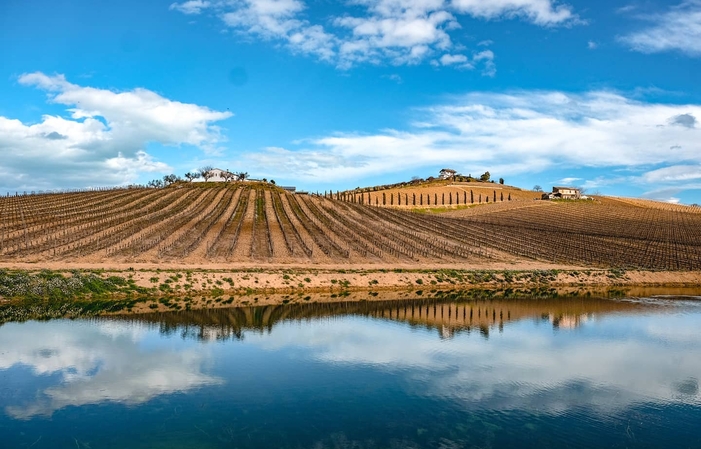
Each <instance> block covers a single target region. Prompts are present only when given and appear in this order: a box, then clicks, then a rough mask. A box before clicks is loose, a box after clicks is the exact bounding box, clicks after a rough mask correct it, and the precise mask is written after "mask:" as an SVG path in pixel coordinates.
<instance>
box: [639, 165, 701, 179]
mask: <svg viewBox="0 0 701 449" xmlns="http://www.w3.org/2000/svg"><path fill="white" fill-rule="evenodd" d="M642 179H643V180H644V181H645V182H648V183H670V182H680V181H681V182H687V181H697V180H701V164H699V165H673V166H671V167H664V168H659V169H657V170H652V171H649V172H647V173H645V174H644V175H643V176H642Z"/></svg>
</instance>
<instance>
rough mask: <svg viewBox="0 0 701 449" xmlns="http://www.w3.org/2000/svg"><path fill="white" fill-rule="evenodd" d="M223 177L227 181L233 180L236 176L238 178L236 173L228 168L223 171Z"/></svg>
mask: <svg viewBox="0 0 701 449" xmlns="http://www.w3.org/2000/svg"><path fill="white" fill-rule="evenodd" d="M222 177H223V178H224V180H225V181H226V182H230V181H233V180H234V178H236V175H235V174H233V173H231V172H230V171H229V170H226V171H225V172H224V173H222Z"/></svg>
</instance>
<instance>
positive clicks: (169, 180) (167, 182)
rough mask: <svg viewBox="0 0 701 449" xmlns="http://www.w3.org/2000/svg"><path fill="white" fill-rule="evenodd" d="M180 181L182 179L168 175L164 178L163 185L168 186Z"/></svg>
mask: <svg viewBox="0 0 701 449" xmlns="http://www.w3.org/2000/svg"><path fill="white" fill-rule="evenodd" d="M178 181H180V178H179V177H177V176H176V175H172V174H171V175H166V176H164V177H163V185H165V186H168V185H171V184H173V183H174V182H178Z"/></svg>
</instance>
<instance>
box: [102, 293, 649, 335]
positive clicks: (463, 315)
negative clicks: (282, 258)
mask: <svg viewBox="0 0 701 449" xmlns="http://www.w3.org/2000/svg"><path fill="white" fill-rule="evenodd" d="M644 308H645V306H643V305H642V304H639V303H633V302H628V301H616V300H610V299H596V298H558V299H476V300H474V299H473V300H461V299H456V300H447V299H415V300H393V301H377V302H374V301H369V302H368V301H363V302H338V303H310V304H288V305H276V306H261V307H238V308H223V309H222V308H220V309H209V310H193V311H181V312H165V313H150V314H143V315H129V316H123V317H113V318H112V319H116V320H120V321H132V322H139V323H151V324H156V325H158V326H160V330H161V333H163V334H178V333H179V334H181V335H182V336H183V338H194V339H198V340H224V339H231V338H234V339H241V338H243V335H244V332H245V331H254V332H265V331H267V332H270V331H272V329H273V327H274V326H275V325H276V324H278V323H281V322H284V321H302V320H312V319H319V318H321V319H324V318H326V319H332V318H333V317H336V316H362V317H371V318H376V319H385V320H392V321H403V322H406V323H409V324H410V325H411V326H417V327H425V328H429V329H436V330H437V331H438V332H439V335H440V336H441V338H450V337H452V336H453V335H454V334H455V333H458V332H472V331H476V332H480V333H481V334H482V335H483V336H485V337H488V336H489V333H490V332H491V331H493V330H494V329H499V331H501V330H503V327H504V325H505V324H507V323H509V322H515V321H519V320H523V319H537V320H543V321H548V322H549V323H551V324H552V326H553V327H555V328H574V327H577V326H579V325H581V324H582V323H584V322H586V321H587V320H589V319H591V318H594V317H599V316H602V315H606V314H613V313H621V312H635V311H640V310H644Z"/></svg>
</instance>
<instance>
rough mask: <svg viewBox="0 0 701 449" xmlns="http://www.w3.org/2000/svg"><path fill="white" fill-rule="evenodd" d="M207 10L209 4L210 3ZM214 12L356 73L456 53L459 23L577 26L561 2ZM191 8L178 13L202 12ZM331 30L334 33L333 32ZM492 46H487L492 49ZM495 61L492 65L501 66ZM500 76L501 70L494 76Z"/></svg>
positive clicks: (267, 5)
mask: <svg viewBox="0 0 701 449" xmlns="http://www.w3.org/2000/svg"><path fill="white" fill-rule="evenodd" d="M205 3H206V2H205ZM207 6H211V7H212V8H213V9H214V10H215V11H216V13H217V15H218V16H219V17H221V19H222V20H223V21H224V23H225V24H226V25H227V26H228V27H230V28H231V29H233V30H235V32H237V33H240V34H243V35H245V36H252V37H258V38H261V39H264V40H270V41H277V42H283V43H284V44H285V45H286V46H287V47H288V48H290V49H291V50H292V51H293V52H298V53H303V54H309V55H314V56H316V57H318V58H319V59H321V60H324V61H328V62H331V63H334V64H336V65H337V66H338V67H341V68H349V67H351V66H353V65H356V64H359V63H372V64H379V63H384V62H390V63H392V64H398V65H399V64H417V63H419V62H422V61H424V60H426V59H427V58H431V57H433V56H434V55H435V54H437V53H446V52H448V51H449V50H450V49H453V48H455V47H459V46H456V45H455V43H454V42H453V41H452V39H451V36H450V34H451V32H452V31H453V30H456V29H458V28H461V25H460V23H459V22H458V16H470V17H473V18H478V19H483V20H493V19H508V18H521V19H524V20H527V21H529V22H532V23H534V24H537V25H542V26H553V25H563V24H569V23H574V22H575V21H577V20H578V18H577V16H576V15H575V14H574V13H573V12H572V9H571V8H570V7H569V6H566V5H562V4H558V3H557V2H556V1H554V0H492V1H490V2H484V1H481V0H479V1H477V0H453V1H448V0H351V1H349V2H348V3H347V4H346V7H347V9H346V10H345V11H344V13H341V14H339V15H335V16H331V17H327V18H326V19H325V20H324V21H323V22H319V23H315V22H314V21H313V20H312V19H311V18H310V16H312V12H310V11H308V8H307V5H306V4H305V3H304V2H303V1H302V0H229V1H223V0H220V1H216V2H212V4H211V5H210V4H207ZM203 7H204V6H202V5H200V4H199V3H196V2H195V3H193V2H185V3H180V4H178V3H175V4H173V5H171V9H177V10H181V11H183V12H185V13H187V14H194V13H199V12H200V10H201V9H203ZM325 25H326V26H325ZM489 43H491V41H489V40H484V41H482V42H480V43H479V44H478V46H479V45H489ZM492 60H493V57H492V58H491V59H490V61H489V63H488V64H487V65H489V66H493V61H492ZM486 72H487V73H488V74H491V75H490V76H492V75H493V73H494V70H493V69H489V68H488V69H487V70H486Z"/></svg>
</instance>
